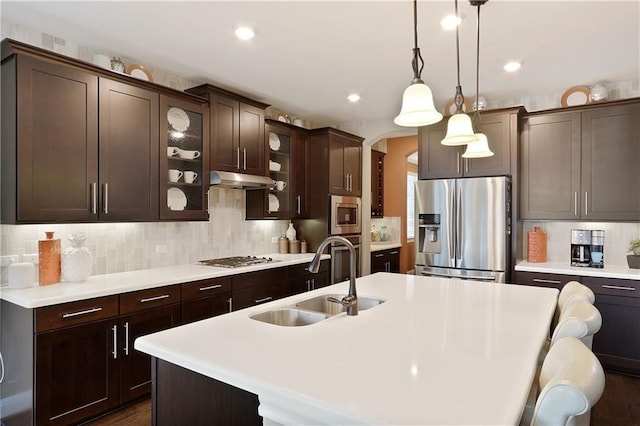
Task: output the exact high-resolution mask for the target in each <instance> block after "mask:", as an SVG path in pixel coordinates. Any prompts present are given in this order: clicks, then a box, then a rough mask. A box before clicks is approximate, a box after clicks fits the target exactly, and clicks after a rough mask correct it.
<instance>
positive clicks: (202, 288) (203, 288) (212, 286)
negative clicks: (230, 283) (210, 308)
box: [198, 284, 222, 291]
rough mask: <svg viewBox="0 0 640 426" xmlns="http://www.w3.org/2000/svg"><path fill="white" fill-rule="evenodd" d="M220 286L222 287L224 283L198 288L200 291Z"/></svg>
mask: <svg viewBox="0 0 640 426" xmlns="http://www.w3.org/2000/svg"><path fill="white" fill-rule="evenodd" d="M220 287H222V284H214V285H210V286H208V287H200V288H199V289H198V291H207V290H213V289H216V288H220Z"/></svg>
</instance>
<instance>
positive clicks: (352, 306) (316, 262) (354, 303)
mask: <svg viewBox="0 0 640 426" xmlns="http://www.w3.org/2000/svg"><path fill="white" fill-rule="evenodd" d="M331 243H341V244H342V245H344V246H345V247H347V248H348V249H349V294H347V295H346V296H345V297H343V298H342V300H339V299H336V298H335V297H329V298H328V299H327V300H328V301H330V302H334V303H339V304H341V305H342V306H345V307H346V308H347V315H358V295H357V294H356V257H357V256H356V249H355V247H353V244H351V241H349V240H347V239H346V238H344V237H339V236H336V235H331V236H329V237H327V238H325V240H324V241H323V242H321V243H320V245H319V246H318V250H316V255H315V256H314V257H313V260H312V261H311V263H309V266H307V270H308V271H309V272H312V273H314V274H317V273H318V270H319V269H320V255H321V254H322V252H323V251H324V249H325V248H326V247H327V246H328V245H329V244H331Z"/></svg>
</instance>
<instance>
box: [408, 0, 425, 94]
mask: <svg viewBox="0 0 640 426" xmlns="http://www.w3.org/2000/svg"><path fill="white" fill-rule="evenodd" d="M411 66H412V67H413V81H412V83H413V84H416V83H424V82H423V81H422V79H421V78H420V75H421V74H422V69H423V68H424V60H423V59H422V55H421V54H420V48H419V47H418V0H413V60H412V61H411Z"/></svg>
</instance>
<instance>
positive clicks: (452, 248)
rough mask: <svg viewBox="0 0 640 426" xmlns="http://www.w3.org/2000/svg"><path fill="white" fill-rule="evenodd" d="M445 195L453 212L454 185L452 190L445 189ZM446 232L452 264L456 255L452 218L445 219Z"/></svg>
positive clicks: (454, 227)
mask: <svg viewBox="0 0 640 426" xmlns="http://www.w3.org/2000/svg"><path fill="white" fill-rule="evenodd" d="M447 195H448V200H447V201H448V202H449V211H450V212H455V211H456V210H455V208H456V206H455V185H454V187H453V189H452V191H447ZM447 226H448V229H447V233H448V234H449V244H447V245H448V246H449V259H451V260H450V261H451V262H452V263H453V265H455V257H456V250H455V240H454V231H455V229H456V226H455V224H454V223H453V220H447Z"/></svg>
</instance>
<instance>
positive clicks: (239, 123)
mask: <svg viewBox="0 0 640 426" xmlns="http://www.w3.org/2000/svg"><path fill="white" fill-rule="evenodd" d="M186 92H188V93H192V94H195V95H199V96H203V97H205V98H207V99H208V100H209V109H210V123H211V131H210V135H211V136H210V144H209V146H210V164H211V169H212V170H220V171H227V172H238V173H248V174H253V175H260V176H267V175H268V174H267V160H266V155H265V154H266V151H265V138H264V110H265V108H267V107H268V105H267V104H263V103H261V102H257V101H254V100H251V99H248V98H245V97H243V96H240V95H236V94H234V93H231V92H228V91H226V90H224V89H220V88H218V87H215V86H211V85H209V84H204V85H201V86H197V87H193V88H191V89H188V90H186Z"/></svg>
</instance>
